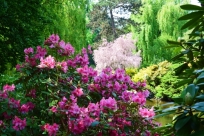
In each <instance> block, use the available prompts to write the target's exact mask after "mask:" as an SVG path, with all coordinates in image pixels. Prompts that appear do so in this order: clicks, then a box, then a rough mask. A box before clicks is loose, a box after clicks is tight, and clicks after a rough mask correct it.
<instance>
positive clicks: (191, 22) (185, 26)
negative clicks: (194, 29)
mask: <svg viewBox="0 0 204 136" xmlns="http://www.w3.org/2000/svg"><path fill="white" fill-rule="evenodd" d="M199 19H200V17H195V18H193V19H191V20H190V21H188V22H187V23H185V24H184V25H183V26H182V27H181V29H186V28H188V27H190V26H192V25H195V24H196V23H197V22H199V21H200V20H199ZM195 26H196V25H195Z"/></svg>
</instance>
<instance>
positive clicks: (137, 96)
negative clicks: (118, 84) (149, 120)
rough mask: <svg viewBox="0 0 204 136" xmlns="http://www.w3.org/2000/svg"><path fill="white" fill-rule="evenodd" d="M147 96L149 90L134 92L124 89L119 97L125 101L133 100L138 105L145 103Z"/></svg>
mask: <svg viewBox="0 0 204 136" xmlns="http://www.w3.org/2000/svg"><path fill="white" fill-rule="evenodd" d="M148 96H149V91H148V90H145V91H143V92H134V91H124V92H122V96H121V98H122V99H123V100H124V101H125V102H135V103H138V104H140V105H144V104H145V103H146V98H147V97H148Z"/></svg>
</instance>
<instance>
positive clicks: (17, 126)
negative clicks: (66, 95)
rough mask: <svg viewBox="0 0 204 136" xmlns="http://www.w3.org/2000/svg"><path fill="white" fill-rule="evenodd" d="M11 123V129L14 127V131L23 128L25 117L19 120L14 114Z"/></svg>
mask: <svg viewBox="0 0 204 136" xmlns="http://www.w3.org/2000/svg"><path fill="white" fill-rule="evenodd" d="M12 124H13V129H15V130H16V131H19V130H23V129H24V128H25V126H26V119H23V120H21V119H20V118H18V117H17V116H15V118H14V119H13V121H12Z"/></svg>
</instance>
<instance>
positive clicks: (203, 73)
mask: <svg viewBox="0 0 204 136" xmlns="http://www.w3.org/2000/svg"><path fill="white" fill-rule="evenodd" d="M201 78H204V72H202V73H201V74H200V75H199V76H198V77H197V80H198V79H201Z"/></svg>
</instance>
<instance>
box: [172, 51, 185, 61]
mask: <svg viewBox="0 0 204 136" xmlns="http://www.w3.org/2000/svg"><path fill="white" fill-rule="evenodd" d="M183 55H184V54H183V53H180V54H178V55H176V56H175V57H173V58H172V60H177V59H179V58H180V57H182V56H183Z"/></svg>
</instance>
